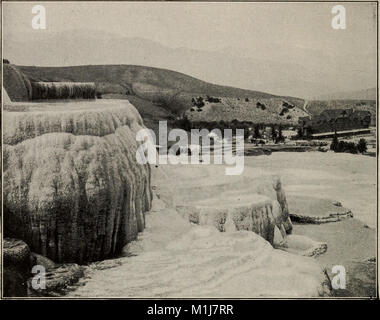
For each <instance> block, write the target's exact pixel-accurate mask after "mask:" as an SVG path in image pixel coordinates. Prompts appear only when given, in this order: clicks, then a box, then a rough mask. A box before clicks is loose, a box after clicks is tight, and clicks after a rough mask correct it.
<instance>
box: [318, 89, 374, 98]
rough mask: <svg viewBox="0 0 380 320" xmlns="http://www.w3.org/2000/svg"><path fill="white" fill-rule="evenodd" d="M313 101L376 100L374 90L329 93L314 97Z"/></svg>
mask: <svg viewBox="0 0 380 320" xmlns="http://www.w3.org/2000/svg"><path fill="white" fill-rule="evenodd" d="M313 100H376V88H371V89H364V90H358V91H350V92H337V93H331V94H329V95H323V96H319V97H316V98H315V99H313Z"/></svg>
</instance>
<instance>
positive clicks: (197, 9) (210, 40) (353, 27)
mask: <svg viewBox="0 0 380 320" xmlns="http://www.w3.org/2000/svg"><path fill="white" fill-rule="evenodd" d="M35 4H43V5H44V6H45V7H46V20H47V28H46V30H33V29H32V25H31V21H32V17H33V14H32V7H33V5H35ZM336 4H341V5H344V7H345V8H346V25H347V28H346V29H345V30H334V29H333V28H332V27H331V20H332V17H333V14H332V13H331V9H332V7H333V6H334V5H336ZM84 29H86V30H93V31H96V32H99V31H101V33H96V32H95V33H94V34H103V33H108V34H110V35H109V37H110V38H112V34H113V35H116V36H118V37H120V36H123V37H140V38H145V39H149V40H153V41H156V42H159V43H161V44H163V45H165V46H168V47H171V48H179V47H185V48H189V49H197V50H206V51H218V50H222V51H223V50H224V51H223V52H225V53H228V54H234V55H238V56H240V57H249V58H253V59H256V60H257V61H260V59H266V60H268V61H276V62H281V63H288V64H293V65H294V64H300V65H302V66H303V67H305V68H309V69H310V70H315V72H314V71H311V72H312V73H318V71H319V69H320V67H321V68H322V69H328V70H330V71H331V74H333V75H334V74H339V73H341V74H344V75H342V79H341V80H338V81H335V80H333V81H335V82H339V83H340V84H341V88H340V89H339V90H346V88H347V89H348V90H353V89H357V88H360V89H362V88H361V86H363V88H366V87H375V85H376V82H375V81H376V45H377V44H376V4H375V3H344V2H337V3H286V2H283V3H248V2H245V3H237V2H217V3H205V2H150V3H147V2H129V3H128V2H122V3H120V2H119V3H117V2H107V3H105V2H104V3H99V2H76V3H75V2H57V3H45V2H42V3H38V2H28V3H19V2H16V3H12V2H8V3H4V2H3V36H4V38H5V39H7V38H8V39H10V38H11V39H14V40H17V41H20V42H23V43H25V44H26V43H27V42H31V41H33V39H37V38H41V37H44V36H46V35H54V34H58V36H57V37H56V39H57V40H56V43H57V46H58V45H61V44H59V38H60V37H59V34H61V35H62V34H66V35H70V34H73V32H74V33H75V34H82V35H83V34H86V33H83V30H84ZM89 34H91V33H90V32H89ZM69 37H70V36H69ZM50 38H51V37H50ZM66 41H67V40H66ZM73 41H74V40H73ZM4 45H6V43H4ZM84 45H85V43H78V44H75V46H76V48H78V51H79V50H81V49H80V48H81V46H84ZM7 49H8V48H4V53H8V51H7ZM10 49H11V48H10ZM25 49H26V50H27V47H26V45H25ZM8 57H9V58H10V59H12V56H11V55H9V56H8ZM45 58H46V55H45ZM16 60H17V59H16ZM45 60H46V61H47V60H48V59H47V58H46V59H45ZM43 62H44V61H41V62H40V63H39V62H37V64H38V65H43ZM16 63H19V64H23V63H25V62H24V61H16ZM88 63H92V62H91V60H89V62H88ZM322 64H323V65H322ZM269 67H270V66H268V68H269ZM313 68H314V69H313ZM208 72H209V73H210V72H212V71H208ZM309 73H310V72H309ZM358 73H361V76H360V78H359V77H357V75H358ZM197 76H202V75H201V74H197ZM201 78H202V77H201ZM203 78H204V79H214V78H216V76H214V77H211V76H210V74H205V76H204V77H203ZM348 78H350V79H349V81H348V80H347V81H346V79H348ZM325 80H326V76H325V75H324V76H320V77H319V78H318V75H316V76H315V82H319V83H322V84H323V82H325ZM275 81H276V79H273V82H275ZM246 82H248V83H249V79H246ZM313 82H314V79H313ZM345 82H347V83H345ZM228 84H230V85H239V84H240V83H239V81H235V82H234V81H232V82H231V83H228ZM325 85H326V84H325ZM328 87H331V90H332V91H334V90H337V88H333V87H334V83H333V82H332V84H331V85H330V84H328ZM326 90H327V89H326ZM328 90H330V89H328Z"/></svg>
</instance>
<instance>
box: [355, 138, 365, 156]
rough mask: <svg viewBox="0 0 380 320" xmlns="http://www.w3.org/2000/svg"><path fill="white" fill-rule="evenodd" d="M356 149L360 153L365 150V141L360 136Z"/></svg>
mask: <svg viewBox="0 0 380 320" xmlns="http://www.w3.org/2000/svg"><path fill="white" fill-rule="evenodd" d="M357 149H358V151H359V152H360V153H362V154H363V153H364V152H366V151H367V141H366V140H365V139H363V138H361V139H360V140H359V142H358V145H357Z"/></svg>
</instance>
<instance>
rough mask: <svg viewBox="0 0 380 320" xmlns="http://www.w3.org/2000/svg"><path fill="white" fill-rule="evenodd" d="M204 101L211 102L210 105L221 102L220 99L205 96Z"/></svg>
mask: <svg viewBox="0 0 380 320" xmlns="http://www.w3.org/2000/svg"><path fill="white" fill-rule="evenodd" d="M206 101H207V102H212V103H218V102H221V101H222V100H220V98H216V97H210V96H206Z"/></svg>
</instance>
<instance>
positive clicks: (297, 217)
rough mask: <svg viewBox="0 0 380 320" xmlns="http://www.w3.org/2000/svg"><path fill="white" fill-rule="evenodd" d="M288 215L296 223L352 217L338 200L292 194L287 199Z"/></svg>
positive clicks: (334, 220)
mask: <svg viewBox="0 0 380 320" xmlns="http://www.w3.org/2000/svg"><path fill="white" fill-rule="evenodd" d="M289 206H290V208H291V212H290V217H291V219H292V221H294V222H297V223H310V224H321V223H328V222H337V221H341V220H344V219H349V218H352V217H353V213H352V212H351V210H350V209H348V208H345V207H343V206H342V204H341V203H340V202H339V201H334V200H329V199H318V198H313V197H306V196H292V197H290V199H289Z"/></svg>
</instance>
